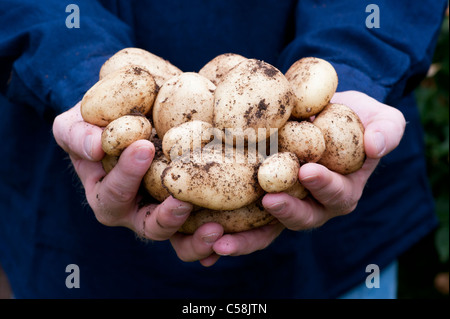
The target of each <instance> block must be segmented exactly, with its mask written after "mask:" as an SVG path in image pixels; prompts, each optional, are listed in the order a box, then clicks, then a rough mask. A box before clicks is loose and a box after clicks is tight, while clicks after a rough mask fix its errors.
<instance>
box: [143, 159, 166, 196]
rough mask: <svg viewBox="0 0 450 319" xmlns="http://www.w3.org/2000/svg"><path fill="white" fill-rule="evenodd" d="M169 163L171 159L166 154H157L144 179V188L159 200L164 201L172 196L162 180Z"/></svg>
mask: <svg viewBox="0 0 450 319" xmlns="http://www.w3.org/2000/svg"><path fill="white" fill-rule="evenodd" d="M168 165H169V161H168V160H167V158H166V157H165V156H163V155H162V154H159V156H158V155H155V158H154V159H153V161H152V164H151V165H150V168H149V169H148V171H147V173H145V175H144V178H143V179H142V185H143V186H144V188H145V189H146V190H147V192H148V193H149V194H150V195H151V196H152V197H153V198H155V199H156V200H157V201H159V202H163V201H164V200H165V199H166V198H167V197H169V196H170V194H169V192H168V191H167V189H165V188H164V187H163V185H162V182H161V175H162V173H163V171H164V170H165V169H166V167H167V166H168Z"/></svg>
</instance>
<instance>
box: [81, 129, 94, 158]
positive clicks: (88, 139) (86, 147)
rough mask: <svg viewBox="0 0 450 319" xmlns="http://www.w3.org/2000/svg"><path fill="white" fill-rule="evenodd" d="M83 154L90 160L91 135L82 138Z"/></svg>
mask: <svg viewBox="0 0 450 319" xmlns="http://www.w3.org/2000/svg"><path fill="white" fill-rule="evenodd" d="M83 146H84V152H85V153H86V155H87V156H89V157H90V158H92V135H90V134H89V135H88V136H86V137H85V138H84V145H83Z"/></svg>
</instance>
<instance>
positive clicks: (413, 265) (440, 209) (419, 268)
mask: <svg viewBox="0 0 450 319" xmlns="http://www.w3.org/2000/svg"><path fill="white" fill-rule="evenodd" d="M448 88H449V19H448V9H447V16H446V19H445V20H444V23H443V25H442V31H441V35H440V38H439V42H438V45H437V48H436V51H435V55H434V59H433V64H432V66H431V67H430V70H429V72H428V75H427V77H426V79H424V80H423V81H422V83H421V85H420V87H419V88H418V89H417V90H416V96H417V101H418V104H419V109H420V112H421V116H422V122H423V125H424V128H425V133H426V135H425V143H426V154H427V164H428V175H429V179H430V183H431V186H432V190H433V194H434V197H435V199H436V215H437V216H438V218H439V221H440V225H439V227H438V228H437V229H436V231H435V232H433V233H431V234H430V235H429V236H427V237H426V238H424V239H423V240H422V241H420V242H419V243H418V244H417V245H415V246H414V247H413V248H412V249H410V250H409V251H408V252H406V253H405V254H404V255H403V256H401V258H400V259H399V287H398V298H399V299H412V298H448V297H449V186H448V185H449V175H448V170H449V89H448ZM10 297H11V292H10V289H9V285H8V281H7V278H6V276H5V275H4V273H3V272H2V269H1V265H0V299H7V298H10Z"/></svg>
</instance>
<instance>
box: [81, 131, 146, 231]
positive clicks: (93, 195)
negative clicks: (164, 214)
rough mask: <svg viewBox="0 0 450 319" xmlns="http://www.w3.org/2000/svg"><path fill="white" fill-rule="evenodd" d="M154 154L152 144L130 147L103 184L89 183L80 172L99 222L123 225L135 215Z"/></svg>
mask: <svg viewBox="0 0 450 319" xmlns="http://www.w3.org/2000/svg"><path fill="white" fill-rule="evenodd" d="M154 154H155V148H154V146H153V144H152V143H151V142H149V141H147V140H139V141H136V142H134V143H132V144H131V145H130V146H128V147H127V148H126V149H125V150H124V151H123V153H122V154H121V156H120V159H119V161H118V163H117V165H116V166H115V167H114V168H113V169H112V170H111V172H109V174H108V175H106V176H105V178H104V179H103V180H102V181H101V182H95V179H90V177H89V176H88V175H87V174H88V172H87V171H86V172H83V171H81V172H79V174H80V178H82V179H85V180H86V181H87V183H86V184H85V188H86V196H87V199H88V201H89V203H90V204H91V203H92V204H91V207H92V209H93V210H94V212H95V213H96V217H97V219H98V220H99V221H100V222H101V223H103V224H105V225H108V226H114V224H116V223H118V222H120V219H121V218H125V217H127V215H128V214H129V213H130V212H131V211H134V212H135V211H136V205H137V203H136V195H137V193H138V190H139V187H140V185H141V181H142V178H143V176H144V175H145V173H146V172H147V170H148V168H149V167H150V164H151V161H152V159H153V156H154Z"/></svg>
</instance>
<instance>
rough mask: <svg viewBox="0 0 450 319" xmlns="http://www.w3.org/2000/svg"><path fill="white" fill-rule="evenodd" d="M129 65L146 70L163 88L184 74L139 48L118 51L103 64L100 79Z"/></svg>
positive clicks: (167, 62)
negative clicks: (170, 80) (165, 83)
mask: <svg viewBox="0 0 450 319" xmlns="http://www.w3.org/2000/svg"><path fill="white" fill-rule="evenodd" d="M128 65H138V66H140V67H141V68H144V69H146V70H147V71H148V72H150V74H151V75H152V76H153V77H154V79H155V81H156V84H157V85H158V87H161V86H162V85H163V84H164V82H166V81H167V80H168V79H170V78H171V77H173V76H175V75H177V74H181V73H182V72H181V70H180V69H178V68H177V67H176V66H174V65H173V64H171V63H170V62H169V61H166V60H164V59H163V58H161V57H159V56H157V55H154V54H153V53H150V52H148V51H146V50H143V49H139V48H125V49H122V50H120V51H118V52H117V53H116V54H114V55H113V56H112V57H110V58H109V59H108V60H107V61H106V62H105V63H104V64H103V66H102V68H101V69H100V74H99V77H100V79H103V78H104V77H106V76H107V75H108V74H110V73H112V72H115V71H116V70H118V69H120V68H122V67H124V66H128Z"/></svg>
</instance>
